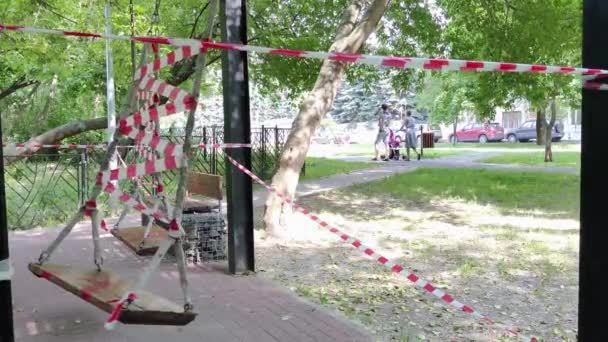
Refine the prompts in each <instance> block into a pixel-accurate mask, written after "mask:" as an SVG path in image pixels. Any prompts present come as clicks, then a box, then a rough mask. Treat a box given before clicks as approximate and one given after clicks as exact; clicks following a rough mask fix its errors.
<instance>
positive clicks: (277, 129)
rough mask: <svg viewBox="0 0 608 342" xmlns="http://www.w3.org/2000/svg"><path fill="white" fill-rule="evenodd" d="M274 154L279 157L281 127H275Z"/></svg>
mask: <svg viewBox="0 0 608 342" xmlns="http://www.w3.org/2000/svg"><path fill="white" fill-rule="evenodd" d="M274 153H275V154H276V155H277V158H278V156H279V153H281V152H280V150H279V126H274Z"/></svg>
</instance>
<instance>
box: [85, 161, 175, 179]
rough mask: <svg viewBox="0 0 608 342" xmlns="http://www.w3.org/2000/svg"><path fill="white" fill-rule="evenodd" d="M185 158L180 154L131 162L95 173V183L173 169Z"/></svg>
mask: <svg viewBox="0 0 608 342" xmlns="http://www.w3.org/2000/svg"><path fill="white" fill-rule="evenodd" d="M185 165H186V163H185V159H184V158H183V157H181V156H179V157H176V156H169V157H165V158H162V159H157V160H148V161H145V162H143V163H137V164H131V165H128V166H127V167H120V168H116V169H112V170H108V171H102V172H99V173H98V174H97V184H98V185H102V184H106V183H108V182H110V181H115V180H121V179H129V178H138V177H143V176H148V175H152V174H154V173H158V172H163V171H168V170H173V169H176V168H178V167H183V166H185Z"/></svg>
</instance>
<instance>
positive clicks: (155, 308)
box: [29, 1, 217, 329]
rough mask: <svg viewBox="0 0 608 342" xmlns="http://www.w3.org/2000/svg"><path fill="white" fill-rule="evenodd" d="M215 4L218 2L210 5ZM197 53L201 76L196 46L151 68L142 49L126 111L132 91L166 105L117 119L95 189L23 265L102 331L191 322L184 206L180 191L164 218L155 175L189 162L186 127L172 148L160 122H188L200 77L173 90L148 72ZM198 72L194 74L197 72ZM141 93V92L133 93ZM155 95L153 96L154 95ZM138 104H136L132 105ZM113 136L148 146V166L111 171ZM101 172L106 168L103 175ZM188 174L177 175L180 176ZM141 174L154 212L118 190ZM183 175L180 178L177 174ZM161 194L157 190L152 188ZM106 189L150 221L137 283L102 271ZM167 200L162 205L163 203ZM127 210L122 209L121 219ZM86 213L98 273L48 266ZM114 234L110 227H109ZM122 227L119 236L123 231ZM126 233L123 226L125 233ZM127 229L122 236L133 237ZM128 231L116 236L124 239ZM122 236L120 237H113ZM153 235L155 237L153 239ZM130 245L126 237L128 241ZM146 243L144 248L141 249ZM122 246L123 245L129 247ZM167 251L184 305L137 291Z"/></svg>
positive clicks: (132, 101)
mask: <svg viewBox="0 0 608 342" xmlns="http://www.w3.org/2000/svg"><path fill="white" fill-rule="evenodd" d="M212 3H213V4H214V5H217V1H213V2H212ZM213 7H214V8H213V10H210V11H209V13H210V20H209V23H208V31H210V30H211V28H212V27H213V18H214V16H215V12H216V10H217V8H215V7H217V6H213ZM199 53H200V54H201V55H200V56H199V58H198V60H197V64H198V63H200V64H199V65H202V66H200V67H198V68H199V72H200V73H202V68H203V67H204V54H205V51H204V50H203V49H202V48H201V46H200V45H195V46H183V47H181V48H179V49H177V50H175V51H172V52H170V53H169V54H167V55H165V56H163V57H160V58H156V59H155V60H154V61H153V62H152V63H148V64H144V61H145V59H146V58H145V55H146V49H144V51H143V52H142V64H141V67H140V68H139V69H138V71H137V72H136V75H135V77H134V78H135V80H134V83H133V85H132V86H131V89H130V91H129V99H130V101H129V102H130V106H133V105H134V104H135V102H136V100H142V99H143V98H142V97H141V96H135V95H134V94H135V91H136V90H135V88H136V87H137V88H139V89H141V90H142V91H145V92H149V93H151V94H159V95H162V96H165V97H167V98H168V99H169V102H167V103H165V104H163V105H159V104H158V103H155V104H154V105H152V106H150V105H149V103H147V104H146V105H144V106H143V107H141V108H140V110H138V111H136V112H134V113H133V114H132V115H130V116H127V117H124V118H122V119H121V120H120V127H119V130H118V131H117V132H116V133H115V134H114V139H113V141H112V143H111V144H110V145H109V146H108V151H107V155H106V158H105V161H104V162H103V163H102V165H101V171H100V172H99V174H98V177H97V181H96V186H95V188H94V190H93V194H92V196H91V197H90V199H89V200H88V201H87V202H86V204H85V205H84V206H83V207H81V208H80V210H79V211H78V212H77V213H76V214H75V215H74V217H73V218H72V219H71V220H70V221H69V222H68V224H67V225H66V226H65V227H64V228H63V230H62V231H61V232H60V233H59V235H58V236H57V238H56V239H55V240H54V241H53V242H52V243H51V244H50V246H49V247H48V248H47V249H46V250H44V251H43V252H42V253H41V255H40V257H39V258H38V261H37V262H35V263H30V264H29V269H30V271H32V272H33V273H34V274H35V275H37V276H38V277H41V278H44V279H47V280H49V281H50V282H52V283H54V284H56V285H57V286H59V287H61V288H63V289H65V290H67V291H69V292H71V293H73V294H75V295H77V296H79V297H80V298H82V299H83V300H85V301H87V302H89V303H91V304H93V305H95V306H96V307H98V308H99V309H101V310H103V311H105V312H107V313H109V314H110V317H109V318H108V320H107V322H106V328H108V329H110V328H112V327H113V326H114V324H116V322H121V323H124V324H149V325H186V324H188V323H189V322H191V321H192V320H194V319H195V317H196V313H194V312H192V303H191V298H190V295H189V291H188V281H187V276H186V264H185V256H184V251H183V246H182V245H183V238H184V235H185V234H184V230H183V228H182V227H181V223H180V222H181V214H182V202H183V199H181V200H180V198H179V196H180V192H181V195H182V196H183V193H184V191H180V189H178V192H177V196H178V197H176V203H177V204H176V207H175V208H174V212H173V215H172V216H173V218H170V216H169V213H170V211H171V208H170V207H169V206H168V205H165V206H164V209H165V210H164V212H162V211H161V210H159V206H160V203H161V202H163V200H164V196H162V183H161V182H160V175H159V173H160V172H163V171H167V170H172V169H179V168H187V167H188V162H187V157H188V156H189V155H188V154H189V153H188V152H189V146H188V145H187V144H189V141H190V136H191V134H192V127H189V128H188V129H187V130H186V143H185V144H184V145H176V144H172V143H170V142H167V141H164V140H163V139H161V138H160V136H159V135H158V132H157V128H158V120H159V119H160V118H161V117H164V116H168V115H172V114H176V113H179V112H181V111H189V118H188V120H189V122H190V121H191V120H193V115H194V111H195V109H196V98H197V97H198V91H197V90H196V88H197V87H200V78H199V79H198V80H195V82H194V90H193V94H192V95H191V94H188V93H187V92H185V91H183V90H181V89H179V88H176V87H173V86H171V85H169V84H166V83H164V82H161V81H159V80H156V79H155V78H154V77H153V76H151V75H150V74H151V73H152V72H156V71H158V70H159V69H160V68H161V67H163V66H167V65H172V64H174V63H176V62H178V61H180V60H183V59H185V58H189V57H191V56H194V55H197V54H199ZM199 75H200V74H199ZM139 94H142V93H141V92H139ZM153 97H154V96H153ZM138 105H139V104H138ZM119 134H123V135H126V136H128V137H129V138H131V139H133V140H134V141H135V143H136V144H137V145H140V146H145V148H146V149H148V152H151V153H149V154H148V157H147V158H146V161H144V162H141V163H135V164H131V165H123V166H122V167H119V168H117V169H112V170H108V164H109V160H110V158H111V156H112V155H113V154H114V153H115V151H116V145H117V142H118V136H119ZM104 170H105V171H104ZM184 175H186V173H184V172H182V173H181V176H184ZM142 176H152V177H153V178H154V179H155V180H156V181H158V182H157V183H156V185H157V188H156V190H157V194H156V195H158V193H159V192H160V194H161V196H156V202H155V203H154V205H153V207H152V208H148V207H147V206H146V204H144V203H143V202H142V201H141V200H140V198H139V196H138V194H137V188H138V183H137V182H136V183H135V185H136V186H135V188H136V193H135V194H134V196H131V195H129V194H127V193H124V192H122V191H121V190H120V189H119V187H118V182H119V180H124V179H137V178H140V177H142ZM182 178H183V177H182ZM159 185H160V187H161V188H160V189H159ZM179 186H180V187H182V188H183V187H184V186H185V179H181V178H180V185H179ZM158 190H161V191H158ZM102 191H105V192H106V193H108V194H109V195H110V197H111V198H112V199H114V200H118V201H121V202H123V203H124V204H126V205H127V207H130V208H133V209H135V210H138V211H140V212H142V213H143V214H145V215H147V216H148V217H149V222H150V223H149V224H147V225H146V227H140V233H141V234H142V235H143V237H144V239H143V240H141V241H142V242H143V245H141V244H140V245H139V246H138V249H140V250H146V247H149V248H148V251H147V253H151V252H150V251H151V250H152V249H154V257H153V258H152V259H150V261H149V263H148V265H147V267H146V268H145V269H144V270H143V272H142V274H141V275H140V276H139V279H138V281H137V283H136V284H135V285H133V284H132V283H130V282H129V281H127V280H124V279H122V278H121V277H119V276H118V275H116V274H114V273H112V272H110V271H108V270H102V265H103V258H102V256H101V248H100V243H99V227H100V225H101V226H102V227H103V226H104V224H105V223H104V222H103V220H101V218H100V215H99V211H98V208H97V203H96V199H97V197H98V196H99V195H100V194H101V192H102ZM165 202H166V201H165ZM124 215H125V213H124V212H123V215H121V216H124ZM84 216H87V217H90V219H91V226H92V239H93V254H94V263H95V265H96V269H94V270H90V269H89V270H78V269H76V268H73V267H70V266H66V265H60V264H49V263H47V261H48V260H49V258H50V257H51V255H52V254H53V252H54V251H55V250H56V249H57V247H58V246H59V245H60V244H61V242H62V241H63V240H64V239H65V238H66V237H67V235H68V234H69V233H70V232H71V230H72V229H73V227H74V226H75V225H76V223H78V222H79V221H80V220H81V219H82V218H83V217H84ZM154 220H158V221H161V222H168V231H164V230H163V232H164V234H163V235H161V236H155V240H153V241H149V240H147V239H146V237H148V238H149V237H150V236H154V234H155V233H156V232H159V229H160V230H162V228H158V227H156V228H155V227H154V226H153V224H152V222H153V221H154ZM113 230H115V229H113ZM121 230H123V229H120V230H118V231H121ZM124 230H126V229H124ZM135 233H137V232H136V231H133V233H131V232H129V233H128V234H135ZM128 234H116V233H114V235H115V236H122V237H123V238H124V237H125V236H127V235H128ZM119 238H120V237H119ZM156 238H158V239H156ZM129 241H131V240H129ZM147 243H150V246H147V245H146V244H147ZM127 245H128V244H127ZM171 246H175V251H176V256H177V266H178V271H179V276H180V285H181V289H182V292H183V296H184V302H185V304H184V306H183V307H180V306H179V305H178V304H175V303H173V302H171V301H169V300H168V299H165V298H163V297H161V296H158V295H155V294H152V293H151V292H148V291H145V290H143V288H144V286H145V285H146V283H147V282H148V280H149V278H150V276H151V275H152V273H153V272H154V270H156V269H157V268H158V267H159V265H160V262H161V260H162V258H163V257H164V256H165V254H166V253H167V251H168V250H169V248H170V247H171Z"/></svg>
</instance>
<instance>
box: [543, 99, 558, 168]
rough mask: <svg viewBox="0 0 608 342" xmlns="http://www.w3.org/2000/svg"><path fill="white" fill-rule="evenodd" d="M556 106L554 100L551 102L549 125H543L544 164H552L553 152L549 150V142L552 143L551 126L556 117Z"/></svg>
mask: <svg viewBox="0 0 608 342" xmlns="http://www.w3.org/2000/svg"><path fill="white" fill-rule="evenodd" d="M556 107H557V105H556V101H555V99H553V100H552V101H551V119H550V121H549V124H547V125H545V163H549V162H553V151H552V150H551V142H552V141H553V134H552V133H553V126H554V125H555V118H556V116H557V108H556Z"/></svg>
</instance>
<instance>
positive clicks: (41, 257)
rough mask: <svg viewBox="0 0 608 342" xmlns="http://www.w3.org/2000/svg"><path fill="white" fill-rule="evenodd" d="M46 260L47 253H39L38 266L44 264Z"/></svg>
mask: <svg viewBox="0 0 608 342" xmlns="http://www.w3.org/2000/svg"><path fill="white" fill-rule="evenodd" d="M47 260H49V253H48V252H47V251H44V252H42V253H40V256H39V257H38V265H42V264H44V263H45V262H47Z"/></svg>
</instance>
